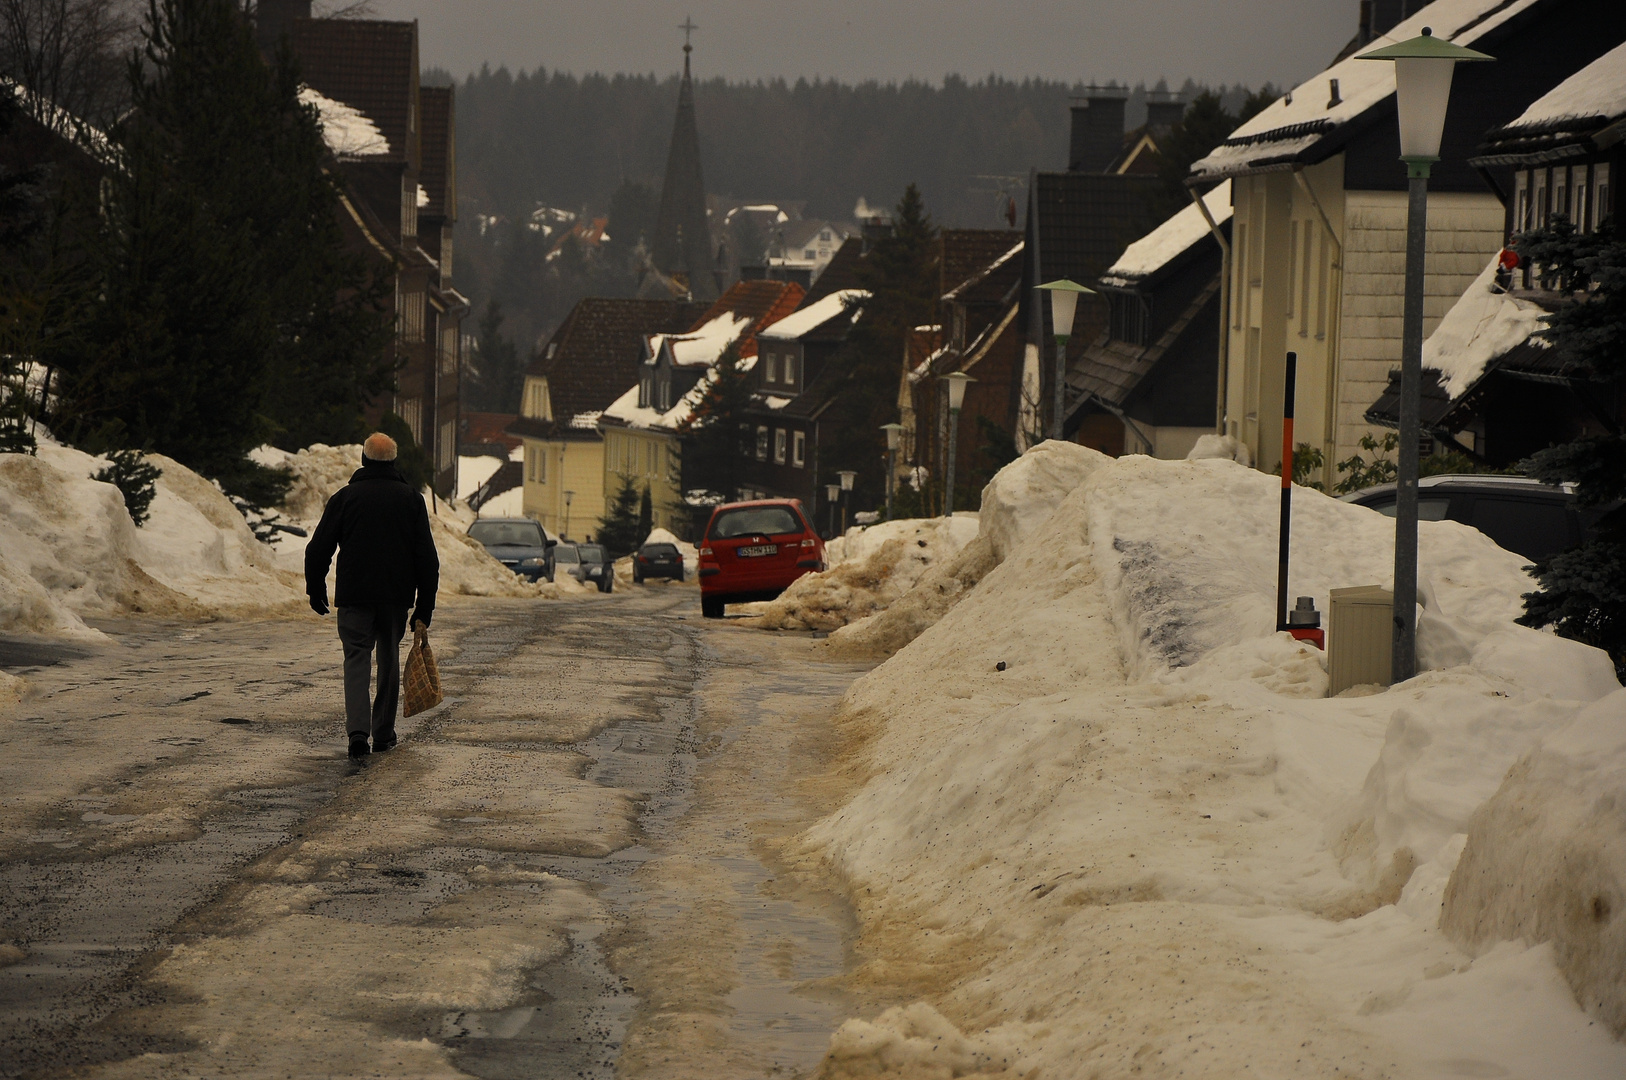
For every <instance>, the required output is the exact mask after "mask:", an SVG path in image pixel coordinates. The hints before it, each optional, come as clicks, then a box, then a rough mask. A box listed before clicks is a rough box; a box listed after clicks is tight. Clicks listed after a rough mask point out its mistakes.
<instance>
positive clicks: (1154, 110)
mask: <svg viewBox="0 0 1626 1080" xmlns="http://www.w3.org/2000/svg"><path fill="white" fill-rule="evenodd" d="M1185 115H1186V103H1185V102H1183V101H1181V100H1180V95H1179V94H1176V93H1174V92H1173V91H1170V90H1148V91H1146V130H1147V131H1148V132H1150V133H1151V135H1152V137H1153V138H1154V139H1155V138H1156V137H1157V136H1159V135H1166V134H1168V132H1169V129H1170V128H1172V127H1174V125H1176V124H1178V123H1179V122H1180V118H1181V117H1183V116H1185Z"/></svg>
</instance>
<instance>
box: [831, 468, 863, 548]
mask: <svg viewBox="0 0 1626 1080" xmlns="http://www.w3.org/2000/svg"><path fill="white" fill-rule="evenodd" d="M836 475H837V476H839V477H841V531H842V533H843V534H845V533H846V532H847V504H848V503H850V502H852V497H853V481H854V480H856V479H857V478H858V474H857V473H855V472H853V471H852V470H851V469H842V470H840V471H839V472H837V473H836Z"/></svg>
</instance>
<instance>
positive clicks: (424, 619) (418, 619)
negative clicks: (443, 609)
mask: <svg viewBox="0 0 1626 1080" xmlns="http://www.w3.org/2000/svg"><path fill="white" fill-rule="evenodd" d="M434 617H435V609H434V608H430V609H429V610H428V611H424V610H422V609H419V610H417V611H414V612H413V613H412V618H410V619H408V620H407V626H408V628H410V629H414V630H416V629H417V627H418V624H419V623H423V628H424V629H425V630H427V629H429V620H430V619H433V618H434Z"/></svg>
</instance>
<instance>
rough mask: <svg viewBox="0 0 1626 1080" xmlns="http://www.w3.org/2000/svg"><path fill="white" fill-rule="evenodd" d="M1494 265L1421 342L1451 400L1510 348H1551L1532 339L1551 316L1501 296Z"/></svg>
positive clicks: (1425, 360)
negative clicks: (1521, 346)
mask: <svg viewBox="0 0 1626 1080" xmlns="http://www.w3.org/2000/svg"><path fill="white" fill-rule="evenodd" d="M1496 264H1497V260H1496V259H1494V258H1493V259H1491V261H1490V263H1489V264H1488V265H1487V266H1486V267H1485V269H1484V270H1483V271H1481V272H1480V275H1479V276H1478V277H1477V278H1475V279H1474V283H1473V284H1472V285H1470V286H1468V290H1467V291H1466V292H1464V293H1463V294H1462V297H1461V298H1460V299H1459V300H1458V301H1457V302H1456V304H1454V305H1453V306H1452V308H1451V310H1450V311H1448V312H1446V315H1445V318H1444V319H1442V320H1440V325H1439V326H1437V327H1435V328H1434V333H1432V334H1430V335H1429V337H1428V340H1427V341H1425V342H1423V366H1424V367H1425V368H1433V369H1434V370H1436V371H1438V372H1439V373H1440V383H1441V385H1442V386H1444V387H1445V392H1446V394H1447V395H1448V396H1449V397H1451V398H1453V399H1455V398H1457V397H1460V396H1461V395H1462V394H1463V393H1464V392H1465V391H1466V390H1467V389H1468V388H1469V387H1470V386H1472V385H1473V384H1474V383H1475V382H1477V381H1478V379H1479V377H1480V376H1481V375H1483V374H1484V373H1485V365H1486V364H1488V363H1490V362H1491V361H1492V360H1494V359H1496V358H1497V357H1498V356H1501V355H1503V354H1504V353H1506V352H1508V351H1509V350H1510V349H1513V348H1514V347H1516V346H1518V345H1522V344H1524V342H1526V341H1531V343H1532V344H1535V345H1540V346H1542V347H1547V341H1546V340H1545V339H1544V338H1535V339H1533V340H1532V339H1531V335H1532V334H1534V333H1535V332H1536V331H1537V330H1540V329H1542V327H1544V326H1545V325H1546V318H1547V312H1546V311H1544V310H1542V308H1541V307H1540V306H1539V305H1537V304H1532V303H1531V302H1530V301H1528V300H1520V299H1518V298H1517V297H1514V296H1509V295H1508V294H1507V293H1506V292H1503V291H1502V289H1501V288H1500V287H1498V286H1497V284H1496Z"/></svg>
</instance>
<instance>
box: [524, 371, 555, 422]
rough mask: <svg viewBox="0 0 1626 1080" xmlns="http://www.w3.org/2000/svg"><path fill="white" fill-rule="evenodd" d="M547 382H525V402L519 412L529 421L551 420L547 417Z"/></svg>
mask: <svg viewBox="0 0 1626 1080" xmlns="http://www.w3.org/2000/svg"><path fill="white" fill-rule="evenodd" d="M551 411H552V410H550V409H549V408H548V381H547V380H546V379H526V380H525V401H524V403H523V405H522V407H521V408H520V412H521V413H522V414H523V415H524V416H525V417H526V418H528V419H531V420H551V419H553V418H552V417H551V416H549V415H548V413H549V412H551Z"/></svg>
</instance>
